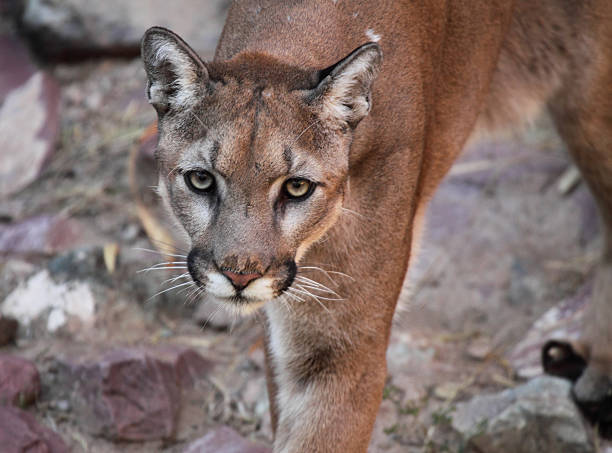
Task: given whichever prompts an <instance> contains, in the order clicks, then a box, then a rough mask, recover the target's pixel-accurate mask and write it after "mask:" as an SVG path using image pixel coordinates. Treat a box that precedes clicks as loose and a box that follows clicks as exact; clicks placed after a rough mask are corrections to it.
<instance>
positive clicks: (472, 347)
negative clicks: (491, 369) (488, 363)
mask: <svg viewBox="0 0 612 453" xmlns="http://www.w3.org/2000/svg"><path fill="white" fill-rule="evenodd" d="M466 352H467V355H468V356H469V357H470V358H471V359H474V360H485V359H486V358H487V357H488V356H489V354H491V352H493V344H492V343H491V339H490V338H487V337H478V338H475V339H474V340H472V341H471V342H470V344H469V346H468V348H467V351H466Z"/></svg>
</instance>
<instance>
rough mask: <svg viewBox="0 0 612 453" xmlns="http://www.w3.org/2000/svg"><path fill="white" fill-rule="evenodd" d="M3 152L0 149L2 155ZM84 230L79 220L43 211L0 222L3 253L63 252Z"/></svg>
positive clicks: (1, 250)
mask: <svg viewBox="0 0 612 453" xmlns="http://www.w3.org/2000/svg"><path fill="white" fill-rule="evenodd" d="M0 128H1V126H0ZM0 140H2V139H1V138H0ZM2 152H3V151H2V150H0V156H1V153H2ZM1 179H2V176H1V171H0V180H1ZM82 230H83V226H82V225H81V224H80V223H79V222H77V221H76V220H73V219H67V218H65V217H62V216H50V215H40V216H36V217H31V218H29V219H26V220H22V221H20V222H17V223H12V224H6V225H0V253H6V254H9V253H10V254H16V253H22V254H26V253H33V254H52V253H57V252H61V251H64V250H66V249H68V248H71V247H74V245H75V242H77V241H78V240H79V238H80V237H81V233H82Z"/></svg>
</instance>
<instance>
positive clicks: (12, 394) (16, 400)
mask: <svg viewBox="0 0 612 453" xmlns="http://www.w3.org/2000/svg"><path fill="white" fill-rule="evenodd" d="M39 393H40V376H39V375H38V370H37V369H36V366H35V365H34V364H33V363H32V362H30V361H29V360H26V359H22V358H21V357H16V356H13V355H8V354H0V405H7V404H9V405H13V406H19V407H25V406H27V405H28V404H30V403H32V402H34V400H35V399H36V397H37V396H38V394H39Z"/></svg>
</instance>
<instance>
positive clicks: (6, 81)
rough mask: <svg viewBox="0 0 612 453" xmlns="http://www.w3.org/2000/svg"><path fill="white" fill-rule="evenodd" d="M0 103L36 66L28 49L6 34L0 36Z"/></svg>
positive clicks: (34, 70)
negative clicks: (0, 67)
mask: <svg viewBox="0 0 612 453" xmlns="http://www.w3.org/2000/svg"><path fill="white" fill-rule="evenodd" d="M0 60H1V61H2V71H0V104H2V102H3V101H4V98H5V97H6V96H7V95H8V94H9V93H10V92H11V91H13V90H14V89H15V88H17V87H19V86H21V85H23V83H24V81H26V80H28V79H29V78H30V77H31V76H32V74H34V72H36V67H35V66H34V65H33V64H32V62H31V61H30V58H29V56H28V51H27V50H26V48H25V47H24V46H23V45H22V44H21V43H20V42H19V41H17V40H16V39H15V38H13V37H12V36H8V35H3V36H0Z"/></svg>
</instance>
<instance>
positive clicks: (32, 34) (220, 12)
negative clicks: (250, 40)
mask: <svg viewBox="0 0 612 453" xmlns="http://www.w3.org/2000/svg"><path fill="white" fill-rule="evenodd" d="M228 4H229V2H228V1H227V0H209V1H206V2H202V1H200V0H178V1H173V2H169V1H167V0H130V1H129V2H126V1H123V0H105V1H103V2H83V1H81V0H30V1H28V2H26V3H25V8H24V11H23V15H22V17H21V23H22V28H23V29H24V30H25V32H26V34H27V37H28V38H29V39H30V41H31V46H32V49H33V50H34V51H35V52H37V53H39V54H40V55H41V56H42V57H43V58H46V59H52V60H75V59H82V58H91V57H92V56H99V55H116V56H136V55H138V54H139V52H140V39H141V38H142V35H143V33H144V31H145V30H146V29H147V28H149V27H151V26H153V25H160V26H164V27H167V28H170V29H172V30H175V31H176V32H178V33H179V34H181V36H183V38H184V39H186V41H187V42H188V43H190V44H191V45H192V46H193V47H194V48H195V49H196V51H199V52H202V53H204V54H205V55H206V56H209V57H210V56H211V55H212V51H213V50H214V48H215V45H216V42H217V39H218V37H219V34H220V33H221V25H222V24H223V22H224V20H223V19H224V17H225V14H226V11H227V5H228Z"/></svg>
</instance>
